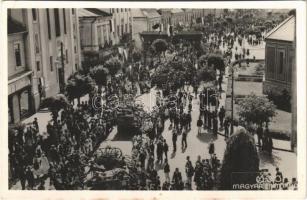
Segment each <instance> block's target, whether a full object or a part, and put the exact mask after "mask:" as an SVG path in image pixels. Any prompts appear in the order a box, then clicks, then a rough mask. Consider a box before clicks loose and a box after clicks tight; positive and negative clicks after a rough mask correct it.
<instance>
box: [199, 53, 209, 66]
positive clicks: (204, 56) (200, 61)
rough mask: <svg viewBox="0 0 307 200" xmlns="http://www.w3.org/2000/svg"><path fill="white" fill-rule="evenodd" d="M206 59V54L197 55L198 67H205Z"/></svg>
mask: <svg viewBox="0 0 307 200" xmlns="http://www.w3.org/2000/svg"><path fill="white" fill-rule="evenodd" d="M207 59H208V56H207V55H202V56H200V57H199V59H198V63H199V65H200V67H205V65H206V63H207Z"/></svg>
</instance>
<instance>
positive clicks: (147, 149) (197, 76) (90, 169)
mask: <svg viewBox="0 0 307 200" xmlns="http://www.w3.org/2000/svg"><path fill="white" fill-rule="evenodd" d="M224 22H225V21H224V20H223V19H220V21H216V22H213V21H212V22H208V23H206V24H205V25H200V24H199V25H197V26H196V25H194V26H192V27H190V29H196V28H197V27H198V28H201V30H202V31H203V32H202V38H201V40H200V41H193V40H192V41H191V40H185V39H181V40H177V41H174V40H173V41H172V40H170V41H166V40H163V39H157V40H155V41H154V42H153V43H152V44H151V49H152V50H151V51H152V52H151V53H152V57H154V59H152V62H151V63H150V65H149V66H145V65H144V64H142V63H145V58H143V56H144V55H142V53H140V51H139V50H137V49H136V48H135V47H133V45H132V47H131V51H130V52H131V54H130V55H131V60H128V62H127V61H126V62H125V61H124V59H123V58H121V57H120V56H119V55H116V54H115V55H113V56H112V57H111V58H109V59H108V60H106V61H105V62H102V63H98V64H95V65H93V66H90V67H88V68H84V70H83V71H81V72H78V73H76V74H73V75H72V76H71V77H70V78H69V79H68V81H67V84H66V88H65V94H59V95H57V96H55V97H50V98H47V99H45V100H44V102H43V103H42V108H44V107H46V108H48V109H49V110H50V112H51V115H52V120H51V121H50V122H49V123H48V124H47V132H46V133H43V132H41V131H40V127H39V126H38V122H37V120H35V121H34V122H33V123H32V124H29V125H24V124H19V125H16V126H15V127H12V128H11V129H10V130H9V163H10V174H11V176H10V177H11V183H12V184H14V183H15V182H20V183H21V187H22V189H59V190H61V189H62V190H63V189H72V190H79V189H133V190H160V189H164V190H183V189H199V190H214V189H222V190H226V189H227V190H230V189H238V188H234V185H236V184H240V183H244V184H250V185H253V184H260V186H259V187H257V189H289V188H292V189H295V188H296V184H297V181H296V179H295V178H294V179H292V182H291V183H290V181H288V179H287V178H285V177H283V176H282V173H281V171H280V170H279V169H277V170H276V175H275V178H274V179H267V178H266V179H265V180H266V181H265V182H263V181H262V182H261V181H260V182H259V177H263V176H265V177H269V176H271V175H270V174H268V173H267V172H264V171H261V170H260V169H259V157H258V150H257V148H256V145H255V141H254V137H253V134H255V127H256V130H257V131H256V133H257V134H258V139H259V144H260V145H263V146H264V144H266V145H265V146H264V147H265V148H264V149H265V150H268V151H269V152H271V149H272V147H270V146H272V142H271V139H270V136H269V135H268V134H267V127H268V126H265V125H267V124H269V123H270V120H271V119H272V117H273V116H274V115H275V107H274V105H273V104H272V102H270V101H269V100H268V99H266V98H265V97H256V96H255V95H250V96H249V97H247V98H244V99H243V100H242V101H241V102H240V103H239V105H240V110H239V116H240V121H241V122H242V123H241V124H242V125H243V126H244V127H245V128H238V130H237V131H236V133H233V134H232V135H230V136H229V138H227V139H226V142H227V147H226V150H225V153H224V158H223V160H222V162H220V158H217V157H216V155H215V147H214V143H213V141H212V142H211V143H210V145H209V146H210V148H209V155H210V158H209V157H208V158H205V157H204V158H201V157H199V158H198V160H196V161H195V165H194V166H193V164H192V161H191V160H190V157H187V158H186V159H187V160H186V163H185V174H186V178H184V177H183V175H182V174H181V172H180V170H179V166H170V165H169V162H168V159H170V158H169V157H168V152H169V146H170V145H169V144H167V142H166V140H165V138H164V137H163V134H162V133H163V132H164V131H165V130H166V127H165V122H166V121H167V120H170V121H171V127H168V128H169V129H170V130H172V131H171V132H172V142H173V145H172V147H173V148H172V150H173V152H176V150H177V138H178V136H179V135H180V136H181V138H182V141H181V146H182V149H186V148H188V144H187V139H186V138H187V136H188V134H189V133H190V132H191V126H198V122H197V124H192V123H191V122H192V115H191V112H192V102H193V101H200V103H199V105H200V106H199V109H200V111H201V112H200V116H198V118H199V119H200V120H201V121H202V119H204V121H206V123H204V122H202V123H200V124H201V125H200V127H202V125H203V126H204V128H205V129H207V130H208V132H209V133H208V134H211V129H212V130H214V131H213V133H215V134H218V130H219V129H218V126H220V129H221V130H223V129H224V131H225V133H226V128H227V129H228V127H226V126H225V125H224V124H225V123H229V120H230V123H233V121H232V119H229V116H228V118H227V117H224V116H222V114H220V113H223V112H224V111H223V109H224V108H222V107H220V106H219V95H218V94H219V93H221V92H223V90H222V88H221V82H222V81H223V74H224V72H225V66H227V65H228V64H229V62H228V60H229V57H228V54H227V52H230V50H232V49H233V48H235V47H234V41H237V40H238V38H243V39H244V38H245V39H246V38H248V37H249V35H255V34H254V33H251V32H250V30H248V29H247V28H248V27H251V26H252V25H253V24H254V23H259V24H262V23H264V21H261V20H260V21H259V20H257V22H255V21H250V19H248V18H242V22H241V23H233V22H232V21H231V20H227V21H226V22H227V26H223V23H224ZM206 27H208V29H207V28H206ZM258 39H259V40H261V38H260V37H259V38H258ZM223 43H224V45H225V46H227V47H228V50H229V51H226V52H223V51H222V50H221V46H223ZM132 44H133V43H132ZM162 55H163V57H162ZM144 57H145V56H144ZM217 72H219V73H217ZM208 85H210V86H211V90H209V87H208ZM190 86H192V87H193V93H192V92H190V91H189V90H188V89H187V88H189V87H190ZM153 87H155V89H156V91H157V92H158V94H157V96H158V98H157V102H156V106H155V107H154V109H153V110H151V111H145V109H144V107H143V105H142V104H140V103H138V102H137V101H136V100H135V97H136V95H139V94H140V93H142V92H146V91H150V89H151V88H153ZM160 91H162V92H160ZM87 94H88V96H89V99H88V100H87V101H80V98H81V97H83V96H84V95H87ZM198 95H199V96H198ZM213 96H214V98H213V99H212V98H211V97H213ZM197 97H199V99H198V98H197ZM74 99H78V104H77V105H73V100H74ZM194 105H195V104H194ZM212 106H213V107H214V108H213V110H211V108H212ZM206 110H207V111H209V113H210V114H208V112H207V116H206V117H205V113H206V112H205V111H206ZM208 116H210V117H208ZM218 116H221V117H218ZM226 120H227V121H226ZM225 121H226V122H225ZM218 122H220V123H218ZM209 123H210V124H211V123H212V127H211V126H210V127H209V125H208V124H209ZM263 126H265V127H266V129H265V131H263ZM114 127H117V130H118V133H117V134H119V135H122V136H124V137H126V138H131V137H129V136H134V137H133V139H132V141H131V142H133V148H132V150H131V151H132V153H131V156H128V155H124V154H123V152H122V151H121V150H120V149H118V148H112V147H106V148H101V147H100V144H101V142H102V141H103V140H105V139H106V138H107V137H108V135H109V134H110V133H111V131H112V130H113V128H114ZM200 132H202V130H201V131H200ZM220 134H221V133H220ZM190 135H191V136H190V137H195V136H196V134H190ZM227 136H228V134H227ZM191 146H192V145H191ZM189 147H190V145H189ZM242 160H243V161H244V162H242ZM154 163H158V164H159V165H161V166H163V167H162V168H163V170H164V174H165V181H164V182H163V183H161V177H159V176H158V174H157V169H155V168H154V167H153V166H154ZM182 164H184V163H182ZM162 168H161V169H162ZM170 168H174V169H175V171H174V174H173V176H172V179H171V178H170V176H169V173H170ZM242 172H243V173H242ZM237 173H241V175H238V176H235V177H236V178H232V177H234V175H235V174H237ZM272 173H273V172H272ZM242 174H245V175H242ZM267 180H269V181H267ZM193 185H194V186H195V187H193ZM264 185H274V187H269V188H267V187H264ZM241 189H250V188H241Z"/></svg>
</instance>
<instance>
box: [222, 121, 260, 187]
mask: <svg viewBox="0 0 307 200" xmlns="http://www.w3.org/2000/svg"><path fill="white" fill-rule="evenodd" d="M258 171H259V157H258V153H257V149H256V146H255V141H254V137H253V136H252V135H251V134H249V133H248V132H247V131H246V130H245V129H244V128H242V127H241V128H239V129H238V130H237V131H236V133H235V134H233V135H231V136H230V138H229V139H228V141H227V146H226V149H225V153H224V158H223V163H222V167H221V174H220V178H219V179H220V185H219V188H220V189H222V190H234V189H235V188H233V186H234V184H255V183H256V177H257V173H258Z"/></svg>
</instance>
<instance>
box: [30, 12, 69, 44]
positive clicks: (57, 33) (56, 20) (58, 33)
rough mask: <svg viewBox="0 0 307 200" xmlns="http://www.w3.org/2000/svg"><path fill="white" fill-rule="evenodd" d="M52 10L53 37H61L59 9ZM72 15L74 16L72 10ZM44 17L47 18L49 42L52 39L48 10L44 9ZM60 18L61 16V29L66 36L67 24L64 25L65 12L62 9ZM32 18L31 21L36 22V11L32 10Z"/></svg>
mask: <svg viewBox="0 0 307 200" xmlns="http://www.w3.org/2000/svg"><path fill="white" fill-rule="evenodd" d="M53 10H54V26H55V37H59V36H61V25H60V9H58V8H55V9H53ZM72 14H74V9H72ZM46 16H47V30H48V38H49V40H50V39H51V38H52V35H51V22H50V21H51V19H50V9H49V8H47V9H46ZM62 16H63V28H64V34H67V23H66V11H65V9H64V8H63V9H62ZM32 17H33V21H34V22H35V21H37V12H36V9H32Z"/></svg>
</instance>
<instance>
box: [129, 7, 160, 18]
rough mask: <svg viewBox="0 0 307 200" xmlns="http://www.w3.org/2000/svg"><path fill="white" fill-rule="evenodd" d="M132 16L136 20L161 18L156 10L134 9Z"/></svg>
mask: <svg viewBox="0 0 307 200" xmlns="http://www.w3.org/2000/svg"><path fill="white" fill-rule="evenodd" d="M132 15H133V17H134V18H142V17H146V18H156V17H160V16H161V15H160V14H159V13H158V11H157V10H156V9H132Z"/></svg>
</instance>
